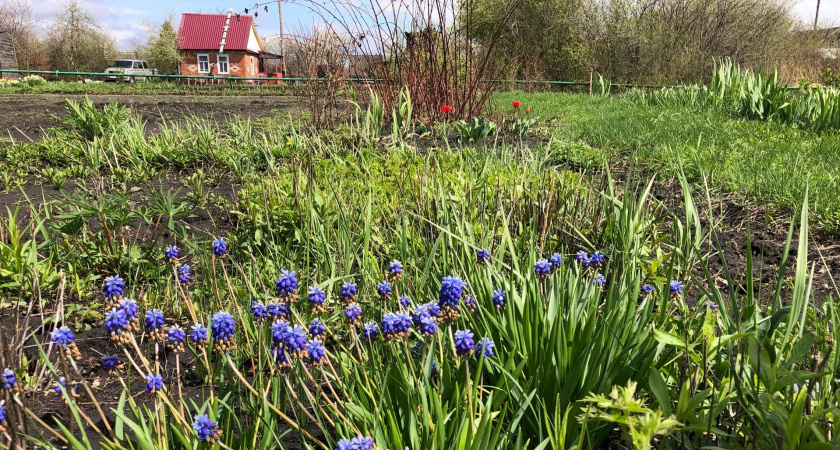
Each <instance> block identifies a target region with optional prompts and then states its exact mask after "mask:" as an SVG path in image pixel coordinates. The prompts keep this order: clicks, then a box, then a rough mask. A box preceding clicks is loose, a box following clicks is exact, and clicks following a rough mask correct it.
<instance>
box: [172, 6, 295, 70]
mask: <svg viewBox="0 0 840 450" xmlns="http://www.w3.org/2000/svg"><path fill="white" fill-rule="evenodd" d="M178 53H179V55H180V57H181V63H180V65H179V69H178V70H179V73H180V74H181V75H201V76H217V77H224V78H226V77H268V76H275V75H276V76H278V77H282V76H283V74H282V72H279V71H277V70H276V68H277V67H282V65H281V64H277V63H276V61H277V60H279V59H280V56H278V55H275V54H273V53H270V52H267V51H265V50H264V49H263V44H262V41H261V40H260V38H259V36H258V35H257V29H256V27H255V26H254V19H253V18H252V17H251V16H247V15H240V14H234V13H233V10H230V11H228V13H227V14H192V13H184V14H183V15H182V16H181V26H180V27H179V28H178Z"/></svg>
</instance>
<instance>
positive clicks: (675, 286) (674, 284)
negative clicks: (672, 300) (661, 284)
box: [669, 280, 685, 297]
mask: <svg viewBox="0 0 840 450" xmlns="http://www.w3.org/2000/svg"><path fill="white" fill-rule="evenodd" d="M683 287H685V285H684V284H683V283H681V282H679V281H676V280H671V284H670V285H669V290H670V291H671V296H672V297H680V296H682V290H683Z"/></svg>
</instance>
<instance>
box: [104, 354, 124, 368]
mask: <svg viewBox="0 0 840 450" xmlns="http://www.w3.org/2000/svg"><path fill="white" fill-rule="evenodd" d="M100 364H102V368H103V369H105V370H107V371H108V372H116V371H117V368H118V367H119V366H120V358H119V357H118V356H117V355H103V356H102V358H101V359H100Z"/></svg>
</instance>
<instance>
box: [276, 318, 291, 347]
mask: <svg viewBox="0 0 840 450" xmlns="http://www.w3.org/2000/svg"><path fill="white" fill-rule="evenodd" d="M291 329H292V327H291V325H289V323H288V322H286V321H285V320H283V319H280V320H278V321H276V322H274V323H273V324H272V325H271V346H272V347H275V348H281V347H283V340H285V339H286V333H288V332H289V330H291Z"/></svg>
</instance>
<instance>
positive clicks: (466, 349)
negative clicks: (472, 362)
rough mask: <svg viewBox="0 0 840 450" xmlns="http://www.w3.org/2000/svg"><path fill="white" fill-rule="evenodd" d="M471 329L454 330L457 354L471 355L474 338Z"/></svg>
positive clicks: (473, 349)
mask: <svg viewBox="0 0 840 450" xmlns="http://www.w3.org/2000/svg"><path fill="white" fill-rule="evenodd" d="M473 336H475V335H474V334H473V332H472V331H470V330H469V329H466V330H458V331H456V332H455V335H454V338H455V352H456V353H457V354H458V356H466V355H472V354H473V352H475V340H474V339H473Z"/></svg>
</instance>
